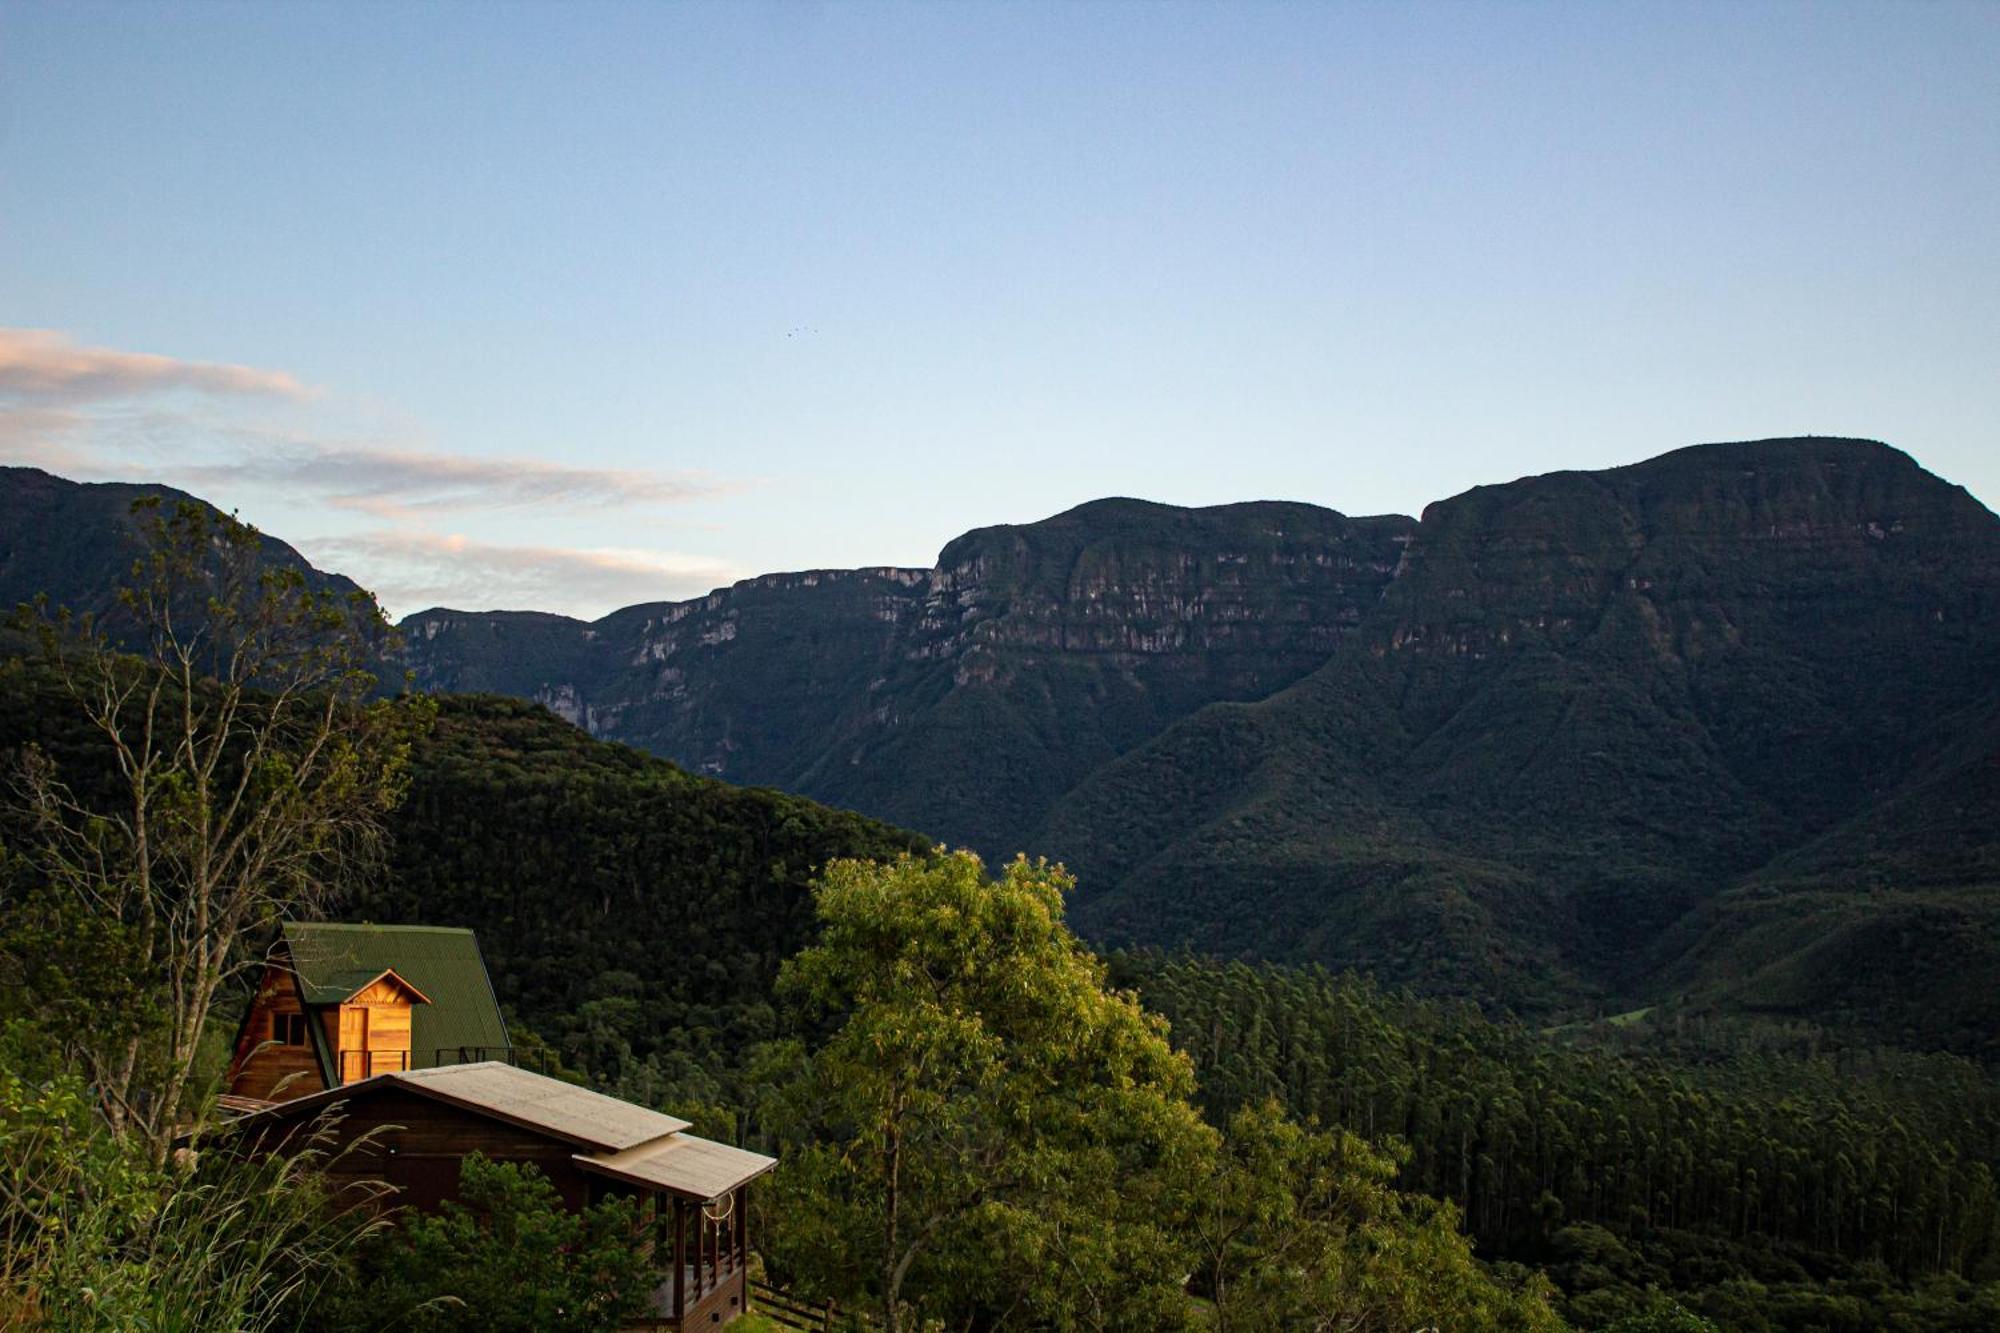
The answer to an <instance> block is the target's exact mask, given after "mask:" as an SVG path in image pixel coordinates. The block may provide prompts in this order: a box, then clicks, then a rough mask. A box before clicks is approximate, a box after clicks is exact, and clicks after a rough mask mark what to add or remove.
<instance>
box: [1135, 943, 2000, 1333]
mask: <svg viewBox="0 0 2000 1333" xmlns="http://www.w3.org/2000/svg"><path fill="white" fill-rule="evenodd" d="M1112 976H1113V977H1114V979H1115V980H1117V981H1118V982H1119V983H1120V984H1125V985H1131V986H1135V987H1136V988H1137V989H1138V992H1139V994H1140V996H1141V997H1142V998H1143V999H1144V1001H1145V1003H1146V1005H1147V1006H1148V1007H1149V1008H1151V1009H1153V1010H1155V1011H1156V1012H1159V1013H1161V1014H1163V1015H1165V1016H1166V1017H1167V1018H1168V1020H1169V1021H1170V1022H1171V1023H1172V1024H1173V1033H1174V1040H1175V1043H1176V1044H1177V1045H1178V1046H1179V1047H1180V1048H1181V1049H1183V1050H1185V1051H1187V1052H1188V1053H1189V1054H1190V1055H1192V1056H1193V1057H1194V1060H1195V1064H1196V1067H1197V1070H1198V1077H1199V1080H1200V1088H1201V1091H1200V1100H1201V1103H1202V1105H1203V1106H1204V1108H1205V1109H1206V1110H1207V1111H1208V1112H1209V1114H1210V1115H1211V1116H1212V1117H1219V1116H1224V1115H1227V1114H1229V1113H1230V1112H1231V1111H1233V1110H1234V1109H1235V1108H1237V1107H1239V1106H1241V1105H1244V1104H1246V1103H1252V1102H1255V1101H1256V1100H1257V1099H1259V1098H1262V1097H1265V1096H1271V1095H1276V1096H1278V1097H1280V1098H1282V1099H1283V1100H1284V1102H1285V1104H1286V1105H1287V1106H1288V1107H1290V1108H1291V1109H1292V1111H1293V1112H1294V1113H1295V1114H1298V1115H1301V1116H1306V1117H1316V1118H1318V1119H1320V1120H1322V1121H1324V1122H1325V1123H1329V1124H1338V1125H1343V1126H1347V1127H1350V1128H1352V1129H1354V1130H1356V1131H1357V1132H1360V1133H1362V1134H1365V1135H1367V1136H1369V1137H1371V1138H1376V1139H1394V1140H1395V1141H1398V1142H1400V1143H1402V1144H1404V1145H1406V1146H1407V1148H1408V1149H1409V1151H1410V1160H1409V1162H1408V1164H1407V1165H1406V1166H1405V1168H1404V1171H1403V1175H1402V1177H1401V1179H1402V1180H1403V1182H1404V1183H1405V1184H1407V1185H1410V1186H1413V1187H1415V1188H1419V1189H1422V1190H1424V1191H1426V1192H1427V1193H1430V1194H1432V1195H1435V1196H1437V1197H1439V1198H1445V1199H1450V1200H1452V1201H1453V1202H1454V1203H1456V1204H1457V1205H1458V1207H1459V1208H1460V1210H1461V1211H1462V1212H1463V1214H1464V1217H1465V1219H1466V1222H1467V1225H1468V1227H1469V1228H1470V1229H1471V1230H1472V1232H1473V1234H1474V1235H1475V1236H1476V1237H1477V1238H1478V1239H1479V1241H1480V1243H1481V1247H1482V1252H1484V1253H1487V1254H1490V1255H1494V1256H1502V1257H1506V1258H1511V1259H1517V1260H1520V1261H1523V1262H1528V1263H1533V1264H1537V1265H1539V1266H1542V1267H1544V1268H1546V1270H1547V1271H1548V1272H1549V1273H1550V1274H1551V1275H1552V1276H1554V1277H1555V1278H1556V1279H1557V1281H1558V1282H1559V1283H1560V1284H1561V1285H1562V1286H1563V1288H1564V1289H1565V1291H1566V1292H1567V1293H1568V1294H1569V1297H1570V1300H1569V1309H1570V1312H1571V1314H1572V1316H1573V1317H1574V1318H1575V1319H1576V1320H1577V1322H1578V1323H1579V1324H1582V1325H1583V1326H1586V1327H1587V1326H1590V1325H1591V1323H1592V1322H1593V1319H1595V1318H1601V1317H1608V1316H1610V1315H1612V1314H1616V1313H1620V1312H1623V1311H1625V1310H1626V1309H1629V1308H1631V1306H1632V1305H1633V1304H1634V1303H1635V1302H1637V1301H1639V1300H1641V1299H1642V1298H1643V1294H1644V1292H1645V1291H1646V1290H1647V1289H1648V1288H1649V1287H1659V1288H1662V1289H1666V1290H1669V1291H1672V1292H1674V1293H1676V1294H1677V1295H1679V1296H1680V1297H1681V1299H1683V1300H1684V1301H1685V1302H1686V1303H1687V1304H1688V1305H1690V1306H1691V1307H1694V1308H1696V1309H1699V1310H1702V1311H1704V1312H1706V1313H1708V1314H1710V1315H1712V1316H1714V1317H1715V1318H1717V1319H1718V1320H1720V1321H1721V1322H1722V1324H1723V1326H1724V1327H1727V1328H1731V1329H1737V1328H1741V1329H1748V1330H1762V1329H1816V1328H1828V1329H1833V1328H1838V1329H1850V1328H1851V1329H1868V1328H1884V1327H1898V1326H1908V1327H1960V1326H1962V1327H1966V1328H1973V1327H1985V1326H1987V1325H1986V1324H1982V1323H1980V1322H1979V1320H1980V1319H1981V1318H1984V1319H1987V1320H1991V1319H1992V1318H1993V1317H1994V1316H1995V1312H1996V1310H2000V1304H1996V1302H2000V1284H1996V1282H1995V1279H1996V1278H2000V1194H1996V1191H1995V1175H1994V1173H1995V1169H1996V1167H2000V1085H1996V1084H1995V1082H1994V1080H1993V1079H1992V1078H1991V1076H1990V1075H1988V1074H1987V1073H1986V1072H1985V1071H1983V1070H1982V1069H1980V1068H1979V1067H1978V1066H1975V1065H1971V1064H1968V1063H1966V1062H1964V1061H1962V1060H1959V1059H1955V1058H1953V1057H1950V1056H1941V1055H1912V1054H1908V1053H1904V1052H1900V1051H1895V1050H1892V1049H1883V1048H1839V1047H1834V1048H1832V1049H1825V1041H1824V1038H1823V1037H1822V1036H1820V1035H1818V1034H1815V1033H1813V1032H1811V1031H1810V1030H1791V1031H1784V1030H1778V1029H1765V1030H1758V1029H1753V1028H1747V1027H1744V1026H1742V1025H1739V1024H1721V1023H1716V1022H1714V1021H1702V1020H1688V1021H1676V1020H1675V1019H1673V1018H1671V1017H1667V1018H1653V1019H1652V1020H1651V1021H1642V1022H1641V1023H1637V1024H1632V1025H1612V1024H1594V1025H1590V1026H1588V1027H1582V1028H1577V1029H1569V1030H1565V1031H1562V1032H1558V1033H1550V1032H1545V1031H1540V1030H1535V1029H1531V1028H1527V1027H1523V1026H1520V1025H1518V1024H1507V1023H1495V1022H1492V1021H1489V1020H1488V1019H1486V1018H1484V1017H1482V1016H1481V1015H1480V1013H1479V1012H1478V1011H1477V1010H1476V1009H1474V1008H1472V1007H1471V1006H1469V1005H1464V1004H1453V1003H1449V1002H1440V1001H1435V1000H1424V999H1419V998H1416V997H1413V996H1411V995H1409V994H1407V993H1399V992H1390V991H1385V990H1384V989H1382V988H1381V987H1379V986H1377V985H1375V984H1374V983H1373V982H1371V981H1368V980H1366V979H1364V978H1361V977H1357V976H1354V975H1351V974H1350V975H1338V976H1336V975H1331V974H1328V973H1326V972H1324V971H1321V970H1318V969H1291V968H1277V967H1270V966H1255V967H1253V966H1248V965H1245V964H1241V963H1237V964H1231V965H1223V964H1218V963H1214V962H1209V961H1204V960H1200V959H1196V958H1192V957H1185V956H1183V957H1173V958H1169V957H1163V956H1159V955H1148V954H1122V955H1116V956H1114V958H1113V965H1112ZM1898 1320H1903V1321H1909V1320H1926V1321H1943V1322H1942V1323H1933V1322H1919V1323H1908V1322H1905V1323H1903V1324H1899V1323H1898ZM1960 1320H1963V1321H1968V1322H1963V1323H1954V1322H1953V1321H1960Z"/></svg>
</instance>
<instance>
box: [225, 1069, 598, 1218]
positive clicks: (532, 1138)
mask: <svg viewBox="0 0 2000 1333" xmlns="http://www.w3.org/2000/svg"><path fill="white" fill-rule="evenodd" d="M336 1105H337V1106H338V1107H339V1108H340V1113H341V1115H340V1119H339V1120H338V1121H337V1122H336V1123H334V1124H332V1125H331V1127H330V1130H329V1132H330V1133H331V1135H332V1140H331V1142H330V1143H329V1144H328V1145H327V1147H328V1149H329V1160H328V1163H327V1166H326V1173H327V1175H329V1176H331V1177H332V1178H333V1179H334V1180H335V1181H336V1182H337V1183H343V1184H344V1183H350V1182H360V1181H370V1180H379V1181H384V1182H386V1183H387V1184H389V1185H391V1186H394V1187H395V1188H396V1189H397V1190H398V1191H399V1193H398V1195H397V1197H396V1198H395V1199H393V1200H391V1202H393V1203H398V1204H409V1205H411V1206H413V1207H416V1208H419V1209H422V1210H424V1211H429V1210H431V1209H434V1208H436V1207H437V1206H438V1204H440V1203H442V1202H443V1201H445V1200H446V1199H456V1198H457V1197H458V1164H459V1161H460V1159H461V1158H463V1157H465V1156H466V1155H467V1154H468V1153H474V1152H477V1153H484V1154H485V1155H486V1156H487V1157H489V1158H491V1159H493V1160H494V1161H496V1162H526V1163H532V1164H533V1165H534V1166H535V1167H537V1168H538V1169H540V1171H541V1172H542V1174H543V1175H545V1176H547V1177H548V1178H549V1181H550V1183H552V1184H553V1185H554V1186H555V1187H556V1191H557V1193H559V1194H560V1195H561V1196H562V1199H563V1203H564V1206H566V1207H568V1208H572V1209H580V1208H583V1207H585V1206H586V1205H587V1204H588V1203H589V1202H590V1198H591V1183H592V1177H590V1176H588V1175H586V1174H585V1173H584V1172H582V1171H579V1170H578V1169H577V1168H576V1166H575V1164H574V1163H572V1162H571V1161H570V1155H571V1154H572V1153H573V1152H575V1149H574V1148H572V1147H571V1146H570V1145H568V1144H566V1143H562V1142H559V1141H557V1140H554V1139H550V1138H547V1137H545V1136H543V1135H541V1134H537V1133H535V1132H534V1131H533V1130H529V1129H522V1128H519V1127H517V1126H514V1125H510V1124H507V1123H505V1122H503V1121H499V1120H493V1119H489V1118H488V1117H486V1116H481V1115H476V1114H474V1113H472V1112H470V1111H464V1110H461V1109H459V1108H458V1107H455V1106H447V1105H445V1104H444V1103H442V1102H438V1101H434V1100H433V1099H431V1098H429V1097H424V1096H419V1095H418V1094H416V1093H410V1092H403V1091H401V1090H399V1089H395V1088H389V1089H385V1090H383V1091H379V1092H373V1093H371V1094H369V1095H367V1096H363V1097H357V1098H355V1099H354V1100H352V1101H343V1102H338V1103H336ZM312 1128H313V1118H312V1117H311V1116H309V1115H306V1114H304V1113H301V1114H299V1115H297V1116H294V1117H291V1118H288V1119H285V1120H282V1121H274V1122H272V1123H270V1124H267V1125H261V1126H255V1127H254V1128H252V1132H253V1133H254V1134H255V1135H256V1141H257V1142H258V1143H259V1144H260V1146H262V1147H263V1148H265V1149H268V1150H274V1151H282V1150H283V1149H284V1147H285V1146H286V1144H287V1141H288V1138H289V1141H290V1142H291V1143H292V1144H300V1145H302V1144H303V1143H304V1141H305V1138H306V1136H307V1135H309V1134H310V1133H311V1132H312ZM364 1137H366V1138H367V1141H366V1142H361V1140H362V1139H363V1138H364ZM356 1144H358V1145H359V1146H355V1147H353V1149H352V1151H343V1150H345V1149H348V1148H349V1147H350V1145H356Z"/></svg>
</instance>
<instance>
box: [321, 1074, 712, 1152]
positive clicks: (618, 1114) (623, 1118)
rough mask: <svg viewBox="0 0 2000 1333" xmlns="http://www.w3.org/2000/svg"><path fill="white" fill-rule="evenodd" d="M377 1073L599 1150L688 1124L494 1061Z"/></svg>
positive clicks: (631, 1144) (645, 1139) (613, 1149)
mask: <svg viewBox="0 0 2000 1333" xmlns="http://www.w3.org/2000/svg"><path fill="white" fill-rule="evenodd" d="M380 1077H382V1078H384V1079H390V1080H394V1081H395V1082H397V1083H402V1084H406V1085H413V1086H414V1087H415V1088H416V1089H417V1090H418V1091H421V1092H424V1093H427V1094H429V1095H431V1096H434V1097H438V1098H441V1099H442V1100H444V1101H448V1102H455V1103H457V1104H459V1105H461V1106H465V1107H467V1108H469V1109H472V1110H477V1111H483V1112H485V1113H487V1114H489V1115H494V1116H498V1117H500V1118H502V1119H505V1120H511V1121H514V1122H515V1123H516V1124H521V1125H526V1126H528V1127H529V1128H531V1129H538V1130H541V1131H543V1132H544V1133H547V1134H551V1135H554V1136H555V1137H557V1138H561V1139H567V1140H569V1141H571V1142H573V1143H576V1144H579V1145H581V1146H584V1147H589V1148H594V1149H597V1150H599V1151H609V1152H614V1153H615V1152H618V1151H621V1150H622V1149H626V1148H631V1147H634V1146H635V1145H638V1144H643V1143H649V1142H651V1141H652V1140H654V1139H657V1138H660V1137H661V1136H663V1135H667V1134H673V1133H676V1132H678V1131H680V1130H683V1129H686V1128H687V1127H688V1122H687V1121H685V1120H678V1119H675V1118H674V1117H673V1116H670V1115H663V1114H661V1113H660V1112H658V1111H649V1110H647V1109H646V1108H645V1107H643V1106H634V1105H633V1104H632V1103H630V1102H621V1101H619V1100H618V1099H617V1098H616V1097H607V1096H605V1095H604V1094H603V1093H601V1092H592V1091H591V1090H590V1089H588V1088H579V1087H577V1086H575V1085H574V1084H570V1083H564V1082H562V1081H561V1080H560V1079H553V1078H547V1077H544V1076H543V1075H541V1074H534V1073H530V1072H529V1071H527V1070H525V1069H516V1068H515V1067H514V1066H512V1065H508V1064H501V1063H500V1062H498V1061H494V1060H489V1061H486V1062H484V1063H481V1064H471V1065H441V1066H439V1067H437V1068H435V1069H412V1070H407V1071H404V1072H400V1073H393V1074H384V1075H381V1076H380ZM348 1091H351V1090H348Z"/></svg>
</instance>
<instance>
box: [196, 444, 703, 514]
mask: <svg viewBox="0 0 2000 1333" xmlns="http://www.w3.org/2000/svg"><path fill="white" fill-rule="evenodd" d="M177 476H178V478H179V479H181V480H183V481H184V482H185V483H187V484H191V485H215V486H226V485H233V484H248V485H256V486H277V487H283V488H285V489H287V490H294V491H304V492H309V493H311V494H314V495H322V496H325V497H326V498H327V500H328V502H329V503H331V504H334V505H336V506H339V507H340V508H343V509H356V510H360V511H363V512H365V513H370V514H375V515H377V516H380V517H385V518H409V517H413V516H415V515H417V514H420V513H436V512H439V511H456V510H468V509H514V508H528V507H531V506H536V505H569V506H583V507H588V508H609V507H614V506H626V505H657V504H679V503H682V502H685V501H688V500H695V499H700V498H701V497H703V496H708V495H713V494H716V493H717V492H719V491H722V490H725V489H727V487H726V486H725V484H724V483H722V482H721V481H719V480H716V479H714V478H711V477H707V476H704V475H701V474H698V473H688V472H678V473H669V472H651V471H642V470H639V469H633V468H591V467H570V466H567V465H565V464H561V463H548V462H543V461H540V460H538V459H531V458H468V457H466V456H465V455H463V454H441V453H432V452H429V451H426V450H420V449H389V448H380V447H366V446H352V445H325V444H311V443H298V444H289V445H280V444H276V443H274V442H269V441H268V440H266V441H265V442H263V443H262V444H261V447H255V448H246V449H245V450H244V452H243V453H242V455H241V456H239V457H236V458H231V459H228V460H226V461H222V462H217V463H212V464H206V465H198V466H183V467H181V468H179V469H177Z"/></svg>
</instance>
